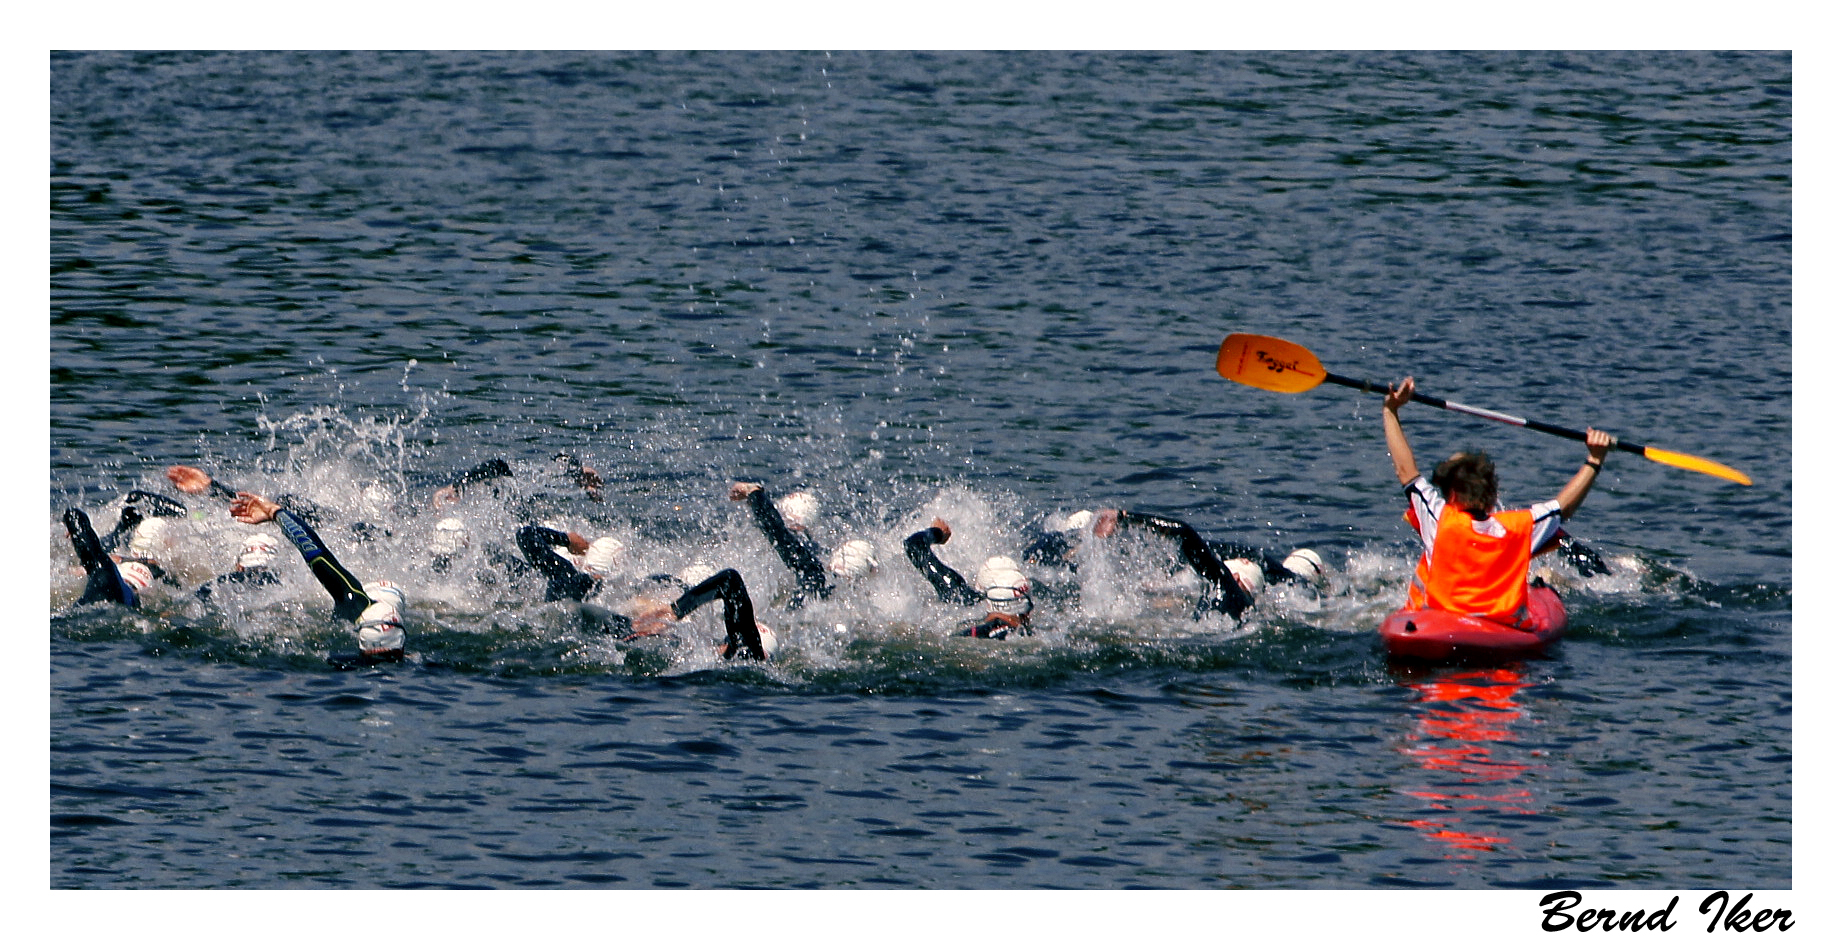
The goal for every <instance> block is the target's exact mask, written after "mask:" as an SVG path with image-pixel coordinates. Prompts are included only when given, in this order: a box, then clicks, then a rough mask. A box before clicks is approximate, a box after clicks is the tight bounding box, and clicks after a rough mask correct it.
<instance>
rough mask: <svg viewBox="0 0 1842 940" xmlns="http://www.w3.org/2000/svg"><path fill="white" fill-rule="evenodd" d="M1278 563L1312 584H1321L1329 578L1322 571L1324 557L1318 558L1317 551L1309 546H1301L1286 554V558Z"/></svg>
mask: <svg viewBox="0 0 1842 940" xmlns="http://www.w3.org/2000/svg"><path fill="white" fill-rule="evenodd" d="M1280 565H1281V566H1283V567H1284V568H1285V569H1286V570H1287V571H1290V572H1292V573H1293V574H1295V575H1298V576H1299V577H1301V578H1304V579H1305V580H1307V581H1310V582H1312V583H1313V584H1323V583H1324V582H1326V581H1328V580H1330V578H1329V576H1328V575H1326V574H1325V572H1324V559H1322V558H1319V557H1318V553H1317V552H1314V551H1312V550H1311V549H1309V548H1301V549H1299V550H1298V551H1295V552H1293V553H1292V554H1290V555H1287V556H1286V560H1285V561H1282V562H1280Z"/></svg>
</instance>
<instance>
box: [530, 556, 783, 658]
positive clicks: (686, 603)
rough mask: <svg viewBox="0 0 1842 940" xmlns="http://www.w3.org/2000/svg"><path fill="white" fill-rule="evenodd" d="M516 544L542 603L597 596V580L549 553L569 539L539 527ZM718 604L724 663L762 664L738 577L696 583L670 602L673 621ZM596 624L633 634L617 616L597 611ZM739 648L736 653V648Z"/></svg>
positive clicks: (722, 574) (727, 571) (729, 574)
mask: <svg viewBox="0 0 1842 940" xmlns="http://www.w3.org/2000/svg"><path fill="white" fill-rule="evenodd" d="M517 538H518V548H519V549H520V550H522V551H523V552H524V557H525V559H526V560H527V561H529V562H530V563H531V567H533V568H535V569H537V571H538V573H539V574H542V575H543V576H544V578H545V580H546V581H547V582H548V585H547V587H546V588H545V589H544V600H545V601H559V600H569V601H583V600H586V599H587V598H590V597H593V596H594V595H595V594H596V593H598V592H599V591H600V590H601V588H602V585H603V582H602V581H601V580H599V579H597V578H594V577H591V576H589V575H587V574H585V573H583V572H582V571H579V570H577V568H576V566H575V565H573V564H571V563H569V562H568V561H566V560H564V559H563V557H562V556H560V555H558V554H557V553H556V552H555V551H554V549H556V548H559V547H561V546H565V545H568V544H569V536H568V534H566V533H563V532H558V531H557V530H555V529H547V528H544V527H543V526H535V525H528V526H524V527H522V528H520V529H519V530H518V535H517ZM648 580H651V581H660V580H666V581H672V582H677V583H682V582H678V579H677V578H672V577H670V576H666V575H655V576H654V577H653V578H651V579H648ZM717 598H721V599H722V601H723V626H724V628H725V630H726V631H727V636H726V637H725V639H724V645H723V658H724V659H730V658H732V657H734V656H735V655H736V653H737V651H738V650H740V651H741V652H742V653H744V654H745V655H746V656H747V657H748V658H752V659H766V658H767V654H766V652H765V651H764V650H763V649H762V647H761V632H760V630H759V629H758V628H757V627H756V626H755V605H754V601H753V600H751V599H750V598H749V596H748V587H747V586H746V585H745V584H743V582H742V575H741V574H740V573H739V572H737V571H736V570H735V569H734V568H724V569H723V570H722V571H719V572H717V573H716V574H713V575H711V576H710V577H708V578H706V579H704V580H703V581H702V582H701V583H698V584H694V585H691V586H690V587H689V588H687V589H686V590H685V591H684V593H682V594H680V595H679V596H678V599H677V600H676V601H674V602H672V616H674V617H677V618H678V619H680V620H682V619H684V618H685V617H687V616H689V615H690V613H691V612H692V611H694V610H696V609H697V608H699V607H702V606H703V605H705V604H707V603H709V602H710V601H712V600H716V599H717ZM595 619H596V622H597V625H598V626H600V627H601V628H602V629H604V630H606V631H607V632H609V633H612V634H615V635H616V636H620V637H626V636H631V635H632V634H633V620H632V619H631V618H629V617H626V616H624V615H622V614H618V613H614V612H613V611H602V612H600V613H599V614H598V616H597V617H596V618H595ZM738 642H740V644H741V646H740V647H738V646H737V645H736V644H737V643H738Z"/></svg>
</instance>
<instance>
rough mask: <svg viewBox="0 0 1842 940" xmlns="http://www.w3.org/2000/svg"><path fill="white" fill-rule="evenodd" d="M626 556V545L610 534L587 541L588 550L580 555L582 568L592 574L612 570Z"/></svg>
mask: <svg viewBox="0 0 1842 940" xmlns="http://www.w3.org/2000/svg"><path fill="white" fill-rule="evenodd" d="M626 557H627V546H626V545H624V544H622V543H621V540H620V539H617V538H615V537H613V536H611V535H604V536H602V537H601V538H598V539H596V540H594V541H593V542H590V543H588V551H587V552H586V553H584V554H583V556H582V570H583V571H586V572H588V573H589V574H593V575H605V574H607V573H608V572H610V571H613V570H614V566H615V565H618V564H620V562H621V560H622V559H624V558H626Z"/></svg>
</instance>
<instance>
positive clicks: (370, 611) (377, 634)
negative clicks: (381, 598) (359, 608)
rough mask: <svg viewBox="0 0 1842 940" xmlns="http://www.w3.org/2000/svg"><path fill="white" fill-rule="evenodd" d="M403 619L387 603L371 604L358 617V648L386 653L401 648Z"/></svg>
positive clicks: (367, 651) (370, 651) (364, 650)
mask: <svg viewBox="0 0 1842 940" xmlns="http://www.w3.org/2000/svg"><path fill="white" fill-rule="evenodd" d="M403 638H404V633H403V621H402V619H401V618H400V617H399V616H398V614H397V609H396V608H395V607H392V606H390V605H389V604H372V605H371V606H369V607H367V608H365V612H364V614H363V615H362V616H360V617H359V618H358V649H359V650H360V651H362V652H366V653H386V652H389V651H391V650H400V649H402V648H403Z"/></svg>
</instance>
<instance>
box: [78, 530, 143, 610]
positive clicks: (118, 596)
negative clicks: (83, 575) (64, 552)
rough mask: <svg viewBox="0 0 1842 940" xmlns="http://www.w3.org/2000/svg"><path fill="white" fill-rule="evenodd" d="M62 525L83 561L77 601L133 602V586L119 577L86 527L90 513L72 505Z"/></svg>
mask: <svg viewBox="0 0 1842 940" xmlns="http://www.w3.org/2000/svg"><path fill="white" fill-rule="evenodd" d="M64 529H65V531H67V532H69V533H70V547H71V548H72V549H74V550H75V551H76V553H77V560H78V561H80V562H82V563H83V570H84V571H85V572H87V573H88V575H89V581H88V582H87V583H86V584H84V586H83V597H82V598H80V599H79V600H78V601H77V603H79V604H92V603H97V602H107V603H111V604H123V605H126V606H128V607H133V606H135V604H136V600H135V596H134V589H133V588H130V587H129V586H128V585H127V583H126V582H124V581H122V576H121V572H120V571H119V570H117V569H116V567H115V559H113V558H110V557H109V553H108V552H107V551H104V550H103V547H102V540H101V539H99V538H97V537H96V530H95V529H93V528H91V527H90V517H89V516H87V515H84V513H83V510H81V509H78V508H76V507H74V506H73V507H71V508H70V509H66V510H64Z"/></svg>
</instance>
